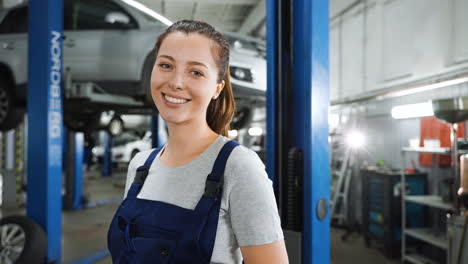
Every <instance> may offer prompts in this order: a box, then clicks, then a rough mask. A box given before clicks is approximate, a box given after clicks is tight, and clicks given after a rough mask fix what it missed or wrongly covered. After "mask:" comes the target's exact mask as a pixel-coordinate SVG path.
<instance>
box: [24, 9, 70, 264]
mask: <svg viewBox="0 0 468 264" xmlns="http://www.w3.org/2000/svg"><path fill="white" fill-rule="evenodd" d="M62 9H63V2H62V0H31V1H29V49H28V51H29V52H28V80H29V81H28V96H27V101H28V102H27V109H28V161H27V162H28V182H27V215H28V216H29V217H30V218H32V219H33V220H35V221H36V222H37V223H39V224H40V225H41V226H42V227H43V228H44V230H45V231H46V234H47V243H48V248H47V262H48V263H60V258H61V238H62V221H61V219H62V217H61V213H62V198H61V187H62V129H63V125H62V97H61V88H60V87H61V81H62V80H61V79H62V53H63V52H62V31H63V21H62V18H63V16H62Z"/></svg>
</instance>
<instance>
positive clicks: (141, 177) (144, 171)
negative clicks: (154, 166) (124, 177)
mask: <svg viewBox="0 0 468 264" xmlns="http://www.w3.org/2000/svg"><path fill="white" fill-rule="evenodd" d="M147 176H148V168H147V167H139V168H138V169H137V171H136V174H135V178H134V179H133V184H143V183H144V182H145V180H146V177H147Z"/></svg>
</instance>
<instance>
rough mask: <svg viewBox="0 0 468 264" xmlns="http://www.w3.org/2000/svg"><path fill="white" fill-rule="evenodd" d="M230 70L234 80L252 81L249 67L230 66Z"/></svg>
mask: <svg viewBox="0 0 468 264" xmlns="http://www.w3.org/2000/svg"><path fill="white" fill-rule="evenodd" d="M230 72H231V76H232V77H233V78H234V79H236V80H240V81H244V82H253V76H252V71H251V70H250V69H247V68H242V67H236V66H231V67H230Z"/></svg>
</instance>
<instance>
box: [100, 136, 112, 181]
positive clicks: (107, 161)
mask: <svg viewBox="0 0 468 264" xmlns="http://www.w3.org/2000/svg"><path fill="white" fill-rule="evenodd" d="M102 176H104V177H110V176H112V136H111V135H110V134H109V132H107V133H105V136H104V153H103V162H102Z"/></svg>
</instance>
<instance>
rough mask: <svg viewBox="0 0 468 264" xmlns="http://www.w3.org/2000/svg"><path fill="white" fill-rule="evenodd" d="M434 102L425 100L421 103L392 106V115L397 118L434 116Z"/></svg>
mask: <svg viewBox="0 0 468 264" xmlns="http://www.w3.org/2000/svg"><path fill="white" fill-rule="evenodd" d="M433 115H434V111H433V110H432V103H431V102H430V101H429V102H425V103H419V104H408V105H399V106H395V107H393V108H392V117H393V118H395V119H404V118H417V117H424V116H433Z"/></svg>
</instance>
